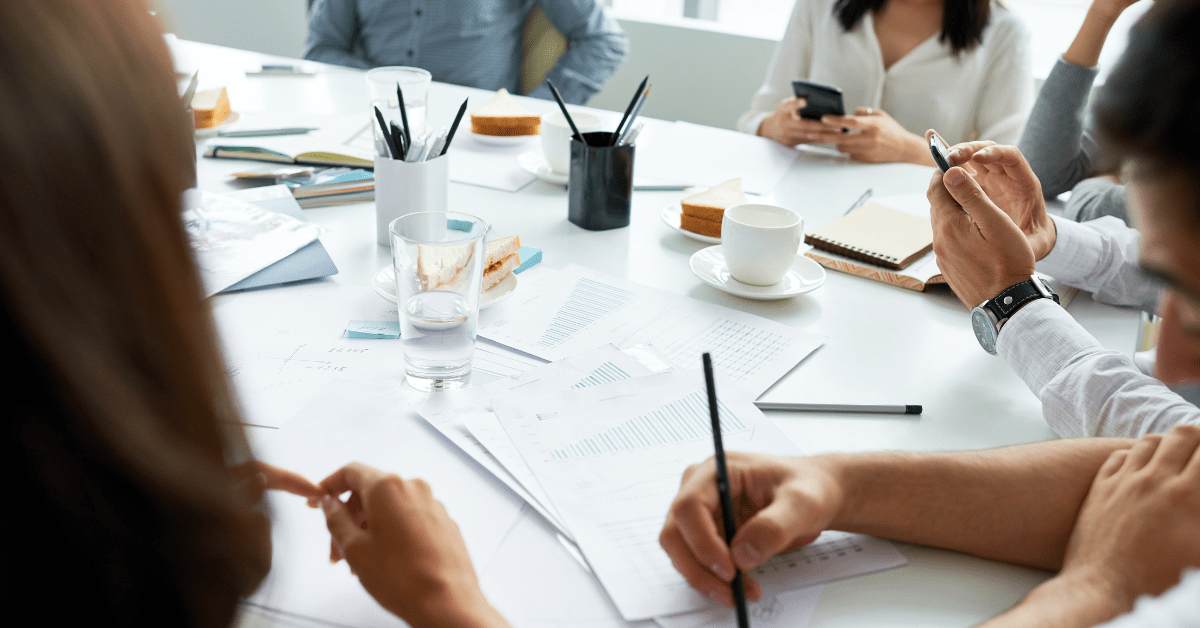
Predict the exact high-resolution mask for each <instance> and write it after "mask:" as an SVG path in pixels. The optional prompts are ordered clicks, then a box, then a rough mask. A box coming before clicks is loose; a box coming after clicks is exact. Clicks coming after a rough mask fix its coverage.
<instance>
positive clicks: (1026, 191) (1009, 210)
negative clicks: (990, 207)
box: [926, 131, 1058, 260]
mask: <svg viewBox="0 0 1200 628" xmlns="http://www.w3.org/2000/svg"><path fill="white" fill-rule="evenodd" d="M932 133H933V131H928V132H927V133H926V139H928V137H929V136H930V135H931V134H932ZM950 163H951V164H953V165H956V166H959V167H960V168H962V169H963V170H966V171H967V172H969V173H970V174H971V176H972V177H974V179H975V181H976V182H978V183H979V186H980V187H981V188H983V193H984V194H986V195H987V197H988V198H989V199H991V200H992V202H993V203H995V204H996V206H997V207H999V208H1000V209H1002V210H1004V213H1006V214H1008V217H1009V218H1012V221H1013V222H1015V223H1017V226H1018V227H1020V228H1021V232H1022V233H1024V234H1025V237H1026V238H1028V239H1029V245H1030V246H1031V247H1032V248H1033V256H1034V259H1039V260H1040V259H1042V258H1043V257H1046V254H1047V253H1049V252H1050V250H1051V249H1053V248H1054V242H1055V241H1056V240H1057V238H1058V230H1057V228H1056V227H1055V226H1054V221H1053V220H1051V219H1050V215H1049V214H1047V213H1046V199H1045V198H1043V197H1042V184H1041V182H1040V181H1038V178H1037V175H1035V174H1034V173H1033V169H1032V168H1030V167H1029V162H1028V161H1026V160H1025V156H1024V155H1022V154H1021V151H1020V150H1018V149H1017V147H1015V146H997V145H996V143H995V142H967V143H966V144H958V145H955V146H953V147H951V149H950Z"/></svg>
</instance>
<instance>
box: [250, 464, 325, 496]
mask: <svg viewBox="0 0 1200 628" xmlns="http://www.w3.org/2000/svg"><path fill="white" fill-rule="evenodd" d="M258 465H259V473H261V474H262V476H263V477H264V478H265V479H266V488H268V489H271V490H273V491H286V492H288V493H291V494H293V495H300V496H301V497H310V498H318V499H319V498H320V497H321V496H322V495H325V494H326V493H325V490H324V489H322V488H321V487H320V486H317V485H316V484H314V483H313V482H312V481H311V480H309V479H308V478H306V477H304V476H303V475H300V474H299V473H296V472H295V471H290V470H288V469H283V468H280V467H276V466H274V465H269V464H267V463H265V462H259V463H258Z"/></svg>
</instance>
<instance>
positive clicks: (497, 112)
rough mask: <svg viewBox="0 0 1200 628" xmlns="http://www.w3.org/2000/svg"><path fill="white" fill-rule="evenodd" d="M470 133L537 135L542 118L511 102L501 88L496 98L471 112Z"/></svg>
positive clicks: (509, 97)
mask: <svg viewBox="0 0 1200 628" xmlns="http://www.w3.org/2000/svg"><path fill="white" fill-rule="evenodd" d="M471 132H472V133H476V134H478V135H501V136H515V135H537V134H539V133H541V132H542V117H541V116H539V115H538V114H536V113H534V112H532V111H530V110H528V109H526V108H524V107H522V106H521V105H518V104H517V101H515V100H513V97H512V96H510V95H509V93H508V90H506V89H504V88H501V89H500V91H498V92H496V96H495V97H494V98H492V99H491V100H489V101H487V102H486V103H484V104H483V106H482V107H480V108H478V109H476V110H475V111H472V112H471Z"/></svg>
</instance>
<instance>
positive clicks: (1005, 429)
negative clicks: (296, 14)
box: [168, 35, 1139, 627]
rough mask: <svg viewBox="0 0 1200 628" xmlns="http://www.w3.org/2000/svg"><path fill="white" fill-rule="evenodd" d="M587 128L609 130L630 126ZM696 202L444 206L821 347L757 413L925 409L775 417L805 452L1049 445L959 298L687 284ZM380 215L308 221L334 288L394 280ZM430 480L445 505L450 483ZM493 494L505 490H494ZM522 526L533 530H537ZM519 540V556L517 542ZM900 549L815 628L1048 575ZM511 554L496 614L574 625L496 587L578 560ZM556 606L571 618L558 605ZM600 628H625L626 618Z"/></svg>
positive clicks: (289, 95) (555, 195)
mask: <svg viewBox="0 0 1200 628" xmlns="http://www.w3.org/2000/svg"><path fill="white" fill-rule="evenodd" d="M168 43H169V45H170V46H171V48H172V52H173V55H174V56H175V64H176V68H177V70H179V71H180V72H183V73H189V74H190V73H191V72H192V71H195V70H197V69H198V70H200V87H201V88H206V87H215V86H224V87H226V89H227V90H228V93H229V97H230V100H231V102H232V103H233V107H234V109H235V110H236V111H239V112H242V113H243V114H246V113H255V112H257V113H262V114H287V115H289V116H293V117H294V116H303V115H312V116H329V115H344V114H352V113H359V112H361V113H362V114H363V115H364V119H365V116H366V111H367V106H366V103H367V91H366V85H365V82H364V79H363V74H362V73H361V72H358V71H356V70H352V69H347V68H341V67H335V66H327V65H323V64H319V63H313V62H307V61H299V60H286V59H280V58H277V57H272V56H268V55H262V54H258V53H253V52H248V51H242V50H235V49H231V48H224V47H220V46H213V45H207V44H201V43H196V42H188V41H181V40H177V39H175V38H174V37H172V36H170V35H168ZM281 62H283V63H294V64H297V65H299V66H301V67H303V68H304V69H306V70H309V71H311V72H312V74H311V75H306V76H248V75H247V74H246V72H247V71H250V70H257V69H259V67H260V66H261V65H262V64H264V63H281ZM490 96H491V94H490V93H488V92H484V91H481V90H476V89H472V88H466V87H461V86H455V85H448V84H440V83H434V85H433V86H432V88H431V91H430V95H429V107H428V116H429V123H430V124H431V125H432V126H433V127H434V128H437V126H438V125H441V124H449V123H450V121H451V120H452V118H453V115H454V113H455V111H456V110H457V108H458V105H459V103H461V101H462V100H463V99H464V98H466V97H469V98H470V99H471V106H470V108H472V109H473V108H474V107H477V106H478V105H480V104H482V103H483V102H485V101H486V100H487V99H488V98H490ZM521 104H522V105H524V106H525V107H527V108H529V109H532V110H534V111H536V112H539V113H546V112H551V111H554V110H556V106H555V104H554V103H553V102H550V101H542V100H536V99H521ZM580 109H583V108H580ZM584 110H586V109H584ZM589 111H592V112H593V113H595V114H596V115H598V116H600V117H601V118H602V119H604V120H606V121H609V123H610V124H615V121H616V119H617V117H618V116H619V113H614V112H605V111H593V110H589ZM464 126H465V123H464ZM198 145H199V146H198V151H200V150H202V148H203V142H199V141H198ZM247 164H249V162H244V161H234V160H218V159H207V158H204V157H198V160H197V170H198V187H200V188H201V189H204V190H209V191H214V192H228V191H231V190H235V189H239V188H240V186H235V185H234V184H233V183H231V179H230V174H231V173H233V172H236V171H239V170H244V169H246V168H247ZM250 165H253V164H250ZM931 173H932V169H930V168H925V167H920V166H915V165H908V164H862V163H854V162H850V161H848V160H846V159H843V158H840V157H836V156H830V155H828V154H823V153H819V152H803V153H802V154H801V156H800V158H799V159H798V160H797V161H796V162H795V163H794V164H793V165H792V166H791V168H790V170H788V172H787V174H786V176H784V178H783V179H782V181H781V182H780V183H779V184H778V186H776V187H775V189H774V190H772V191H771V193H770V196H769V198H770V199H771V200H772V201H773V202H775V203H778V204H781V205H783V206H785V207H789V208H791V209H794V210H796V211H797V212H799V213H800V214H801V215H802V216H803V217H804V219H805V221H806V225H807V227H815V226H820V225H823V224H825V223H827V222H830V221H832V220H834V219H835V218H837V217H839V216H840V215H841V214H842V213H843V212H845V211H846V209H847V208H848V207H849V206H850V205H851V204H852V203H853V202H854V201H855V200H856V199H857V198H858V197H859V196H860V195H861V194H862V193H863V191H864V190H866V189H867V188H870V189H872V190H873V191H874V194H875V195H877V196H886V195H893V194H923V193H924V191H925V189H926V187H927V186H928V183H929V179H930V176H931ZM685 194H686V192H680V191H637V192H635V193H634V196H633V206H632V219H631V223H630V225H629V226H628V227H626V228H621V229H614V230H610V231H597V232H593V231H586V230H584V229H582V228H580V227H577V226H575V225H574V224H572V223H570V222H569V221H568V220H567V194H566V191H565V189H564V188H562V187H560V186H554V185H551V184H548V183H544V182H541V181H534V182H533V183H530V184H529V185H527V186H525V187H524V188H522V189H520V190H519V191H517V192H505V191H499V190H496V189H490V188H485V187H480V186H472V185H465V184H460V183H454V182H452V183H451V184H450V188H449V203H448V204H449V209H450V210H451V211H460V212H464V213H469V214H474V215H478V216H480V217H482V218H484V219H485V220H487V221H488V222H489V223H490V224H491V225H492V232H493V233H495V234H497V235H509V234H517V235H519V236H520V237H521V240H522V243H523V244H525V245H526V246H534V247H537V248H540V249H542V250H543V251H544V261H543V262H542V263H543V264H544V265H545V266H547V267H549V268H562V267H564V266H566V265H568V264H578V265H581V266H585V267H588V268H591V269H595V270H598V271H602V272H604V273H608V274H611V275H615V276H617V277H620V278H624V279H627V280H630V281H634V282H637V283H641V284H645V285H649V286H652V287H654V288H658V289H661V290H665V291H669V292H671V293H675V294H679V295H683V296H687V297H691V298H693V299H698V300H701V301H708V302H711V303H715V304H719V305H722V306H726V307H729V308H734V309H738V310H743V311H745V312H749V313H752V314H755V315H758V316H761V317H765V318H767V319H770V320H773V321H777V322H779V323H782V324H784V325H788V326H793V327H796V328H800V329H804V330H807V331H810V332H813V333H815V334H819V335H822V336H826V337H827V339H826V340H825V342H824V344H823V345H822V346H821V347H820V348H819V349H817V350H816V351H815V352H814V353H812V354H811V355H809V356H808V357H807V358H806V359H805V360H804V361H802V362H801V363H800V364H799V365H798V366H797V367H796V368H794V369H793V370H792V371H791V372H790V373H788V374H787V375H786V376H785V377H784V378H783V379H782V380H780V381H779V382H778V383H777V384H775V385H774V386H773V387H771V388H770V389H769V390H768V391H767V392H766V393H764V394H763V395H762V396H761V397H760V400H764V401H781V402H785V401H791V402H810V403H885V404H921V405H922V406H923V407H924V413H923V414H921V415H919V416H911V415H908V416H906V415H866V414H833V413H825V414H823V413H788V412H770V413H768V416H769V417H770V418H771V419H772V420H773V421H774V422H775V424H776V425H778V427H779V428H780V429H781V430H782V431H783V432H784V433H785V434H786V435H787V436H788V437H790V438H791V439H792V440H793V441H794V442H795V444H796V445H797V446H798V447H799V448H800V449H801V450H803V451H804V452H806V453H811V454H816V453H824V452H857V451H878V450H902V451H946V450H967V449H982V448H992V447H1000V446H1006V445H1013V444H1018V443H1026V442H1033V441H1041V440H1047V439H1050V438H1054V434H1053V433H1052V432H1051V431H1050V429H1049V428H1048V427H1047V426H1046V424H1045V422H1044V421H1043V419H1042V417H1041V411H1040V404H1039V401H1038V400H1037V399H1036V398H1035V396H1034V395H1033V394H1032V393H1031V392H1030V391H1029V390H1028V388H1027V387H1026V386H1025V385H1024V384H1023V383H1022V382H1021V381H1020V380H1019V379H1018V378H1017V377H1016V376H1015V375H1014V374H1013V373H1012V372H1011V371H1010V369H1009V368H1008V367H1007V365H1006V364H1005V363H1004V362H1003V361H1002V360H1001V359H999V358H997V357H993V356H990V355H988V354H986V353H985V352H984V351H983V350H981V349H980V347H979V346H978V344H977V343H976V341H975V338H974V336H973V334H972V332H971V327H970V321H969V316H968V313H967V311H966V309H965V308H964V307H963V305H962V304H961V303H959V302H958V300H957V299H956V298H955V297H954V296H953V294H951V293H950V292H949V290H947V289H945V288H944V287H942V288H940V289H936V288H935V289H931V290H929V291H927V292H924V293H920V292H914V291H910V290H905V289H902V288H898V287H895V286H890V285H886V284H882V283H878V282H875V281H870V280H867V279H862V278H859V277H855V276H851V275H847V274H841V273H837V272H833V271H829V272H828V276H827V279H826V282H825V284H824V285H823V286H821V287H820V288H819V289H817V290H815V291H812V292H809V293H806V294H802V295H799V296H796V297H793V298H790V299H786V300H782V301H752V300H747V299H742V298H739V297H735V296H731V295H729V294H726V293H724V292H721V291H719V290H717V289H715V288H712V287H710V286H708V285H706V284H705V283H703V282H702V281H701V280H700V279H698V278H697V277H696V276H694V275H693V273H692V271H691V269H690V267H689V258H690V256H691V255H692V254H693V253H695V252H697V251H699V250H701V249H702V248H704V247H705V246H708V245H706V244H703V243H700V242H697V241H694V240H691V239H688V238H686V237H683V236H682V235H681V234H679V233H677V232H676V231H675V230H673V229H672V228H670V227H668V226H667V225H665V224H664V223H663V221H662V220H661V219H660V211H661V209H662V208H663V207H664V206H665V205H667V204H669V203H672V202H674V201H677V200H678V199H679V198H681V197H682V196H683V195H685ZM374 212H375V210H374V204H373V203H370V202H364V203H355V204H347V205H341V206H334V207H324V208H315V209H308V210H305V212H304V214H305V216H306V218H307V219H308V220H309V221H311V222H314V223H316V224H318V225H320V226H322V227H323V228H324V229H325V233H324V235H322V237H321V241H322V243H323V245H324V246H325V248H326V249H327V250H328V251H329V253H330V255H331V256H332V258H333V260H334V261H335V262H336V264H337V266H338V269H339V272H338V274H336V275H334V276H333V277H331V278H329V279H326V280H322V281H326V282H337V283H341V284H350V285H358V286H370V285H371V279H372V276H373V275H374V274H375V273H376V272H377V271H378V270H379V269H380V268H382V267H384V266H387V265H388V264H390V262H391V257H390V251H389V250H388V249H387V248H386V247H383V246H379V245H377V244H376V239H375V213H374ZM268 290H269V289H268ZM239 298H244V297H242V296H239V295H238V294H236V293H234V294H227V295H218V296H216V297H214V298H213V299H212V302H213V307H214V309H216V310H220V309H221V308H223V307H224V306H225V305H226V304H227V303H229V302H234V301H236V300H237V299H239ZM1068 311H1069V312H1070V313H1071V314H1072V315H1073V316H1074V317H1075V318H1076V319H1077V320H1078V321H1079V322H1080V323H1082V325H1083V326H1084V327H1085V328H1086V329H1087V330H1088V331H1090V332H1091V333H1092V334H1093V335H1094V336H1095V337H1096V338H1097V339H1098V340H1099V341H1100V342H1101V343H1103V344H1104V345H1105V346H1106V347H1108V348H1110V349H1114V350H1118V351H1122V352H1126V353H1130V352H1132V350H1133V349H1134V341H1135V337H1136V334H1137V326H1138V321H1139V316H1138V314H1137V313H1136V312H1134V311H1132V310H1126V309H1121V308H1114V307H1110V306H1107V305H1103V304H1100V303H1097V302H1095V301H1093V300H1092V299H1091V297H1090V295H1087V294H1081V295H1079V296H1078V297H1077V298H1075V299H1074V301H1073V302H1072V303H1071V304H1070V306H1069V308H1068ZM484 380H486V378H485V377H481V378H480V381H484ZM394 385H396V386H401V385H402V383H401V382H399V381H396V382H395V383H394ZM242 394H245V391H242ZM247 429H248V431H249V432H250V438H251V441H252V443H257V442H260V441H264V440H266V439H269V438H271V437H273V436H274V432H283V431H286V430H287V426H286V425H285V426H284V427H282V429H280V430H267V429H262V428H255V427H250V428H247ZM347 462H349V460H347ZM480 473H481V474H483V471H482V470H480ZM426 479H428V480H429V481H430V483H431V484H432V485H433V487H434V490H435V494H436V493H437V491H438V478H436V477H430V478H426ZM496 490H497V491H501V490H503V489H502V487H501V486H500V485H499V484H496ZM523 516H524V517H526V518H527V519H531V520H532V519H536V515H534V514H532V513H523ZM461 523H463V522H460V524H461ZM539 526H540V527H539ZM528 527H529V529H528V530H527V531H526V532H527V534H528V535H533V536H536V535H538V534H544V533H545V532H544V529H545V526H544V525H542V524H538V523H536V522H533V521H530V522H528ZM509 537H511V539H512V542H513V543H517V542H519V541H518V539H519V538H520V537H521V534H509ZM531 538H532V537H531ZM899 547H900V550H901V552H902V553H903V554H904V555H905V557H907V559H908V561H909V563H908V564H907V565H906V566H904V567H902V568H899V569H893V570H890V571H885V572H881V573H876V574H872V575H868V576H863V577H859V578H853V579H848V580H843V581H838V582H833V583H829V584H827V585H825V587H824V589H823V591H822V592H821V595H820V598H819V602H818V603H817V606H816V611H815V614H814V615H813V617H812V621H811V625H813V626H820V627H835V626H864V625H872V626H883V625H886V626H924V627H931V626H968V625H973V624H976V623H978V622H980V621H983V620H985V619H987V618H989V617H992V616H995V615H997V614H999V613H1001V612H1003V611H1004V610H1005V609H1006V608H1008V607H1010V606H1012V605H1013V604H1015V603H1016V602H1018V601H1019V600H1020V599H1021V598H1022V597H1023V596H1024V595H1025V594H1026V593H1027V592H1028V591H1029V590H1030V589H1031V588H1033V587H1034V586H1036V585H1037V584H1038V583H1040V582H1042V581H1043V580H1045V579H1046V578H1047V577H1049V575H1050V574H1048V573H1046V572H1043V571H1040V570H1035V569H1029V568H1024V567H1018V566H1013V565H1007V564H1002V563H997V562H994V561H989V560H984V559H980V558H976V557H971V556H966V555H962V554H958V553H954V552H948V551H943V550H938V549H933V548H928V547H920V546H912V545H907V544H900V545H899ZM509 549H510V550H512V549H513V548H509ZM518 549H519V548H518ZM503 550H504V548H503V547H502V548H501V551H497V552H496V554H495V555H494V556H493V557H490V558H488V559H487V560H486V561H483V560H481V559H480V557H475V559H476V570H477V572H478V573H479V574H480V576H481V581H482V582H483V585H484V589H485V593H488V594H489V596H490V597H491V598H492V601H493V603H494V604H496V606H497V607H499V608H500V609H501V611H502V612H506V613H507V614H508V616H509V619H510V620H511V621H512V622H513V623H514V624H515V625H517V626H521V625H571V624H573V623H575V622H573V621H572V619H571V618H570V617H569V616H562V617H557V618H556V616H555V615H553V613H550V612H549V611H547V613H549V614H546V613H543V614H540V615H539V614H538V613H536V612H529V611H528V608H529V607H530V606H531V605H536V601H535V600H536V596H534V597H529V598H528V599H519V596H518V595H517V594H514V593H512V591H513V590H514V589H513V587H506V586H502V585H501V584H500V583H503V582H506V581H507V582H511V581H521V580H526V581H528V582H538V581H539V575H538V573H541V574H543V578H544V574H545V573H563V570H572V569H576V570H581V569H582V568H580V567H578V565H574V563H572V562H571V561H569V560H567V561H566V562H565V563H564V564H557V565H552V566H547V565H542V564H538V563H537V561H524V560H518V559H514V558H512V557H513V556H514V555H519V552H514V551H503ZM481 563H486V564H481ZM556 570H557V571H556ZM535 572H538V573H535ZM580 574H582V571H580ZM579 577H584V576H582V575H580V576H579ZM568 580H570V579H568ZM597 589H598V587H592V588H591V590H589V591H586V592H584V591H580V593H579V595H580V596H581V599H582V596H592V597H594V596H596V595H597V592H596V590H597ZM525 595H534V594H531V593H527V594H525ZM554 595H558V596H560V597H566V598H568V599H569V598H570V597H571V595H572V594H571V593H570V592H569V591H568V592H566V593H562V592H561V591H560V592H558V593H555V594H554ZM556 603H557V604H558V605H562V603H563V600H558V601H557V602H556ZM548 606H554V604H549V605H548ZM241 622H242V624H243V625H255V626H257V625H264V626H265V625H308V624H305V623H304V622H303V621H301V620H300V619H296V618H292V619H289V618H288V617H287V616H286V615H277V614H271V613H264V612H263V611H261V610H259V609H255V608H247V609H246V610H245V611H244V613H243V616H242V619H241ZM397 624H399V622H397ZM603 624H604V625H622V622H620V617H619V615H617V614H616V613H615V610H614V611H613V613H612V616H611V618H609V619H608V620H607V621H606V622H603ZM593 625H599V624H595V623H593Z"/></svg>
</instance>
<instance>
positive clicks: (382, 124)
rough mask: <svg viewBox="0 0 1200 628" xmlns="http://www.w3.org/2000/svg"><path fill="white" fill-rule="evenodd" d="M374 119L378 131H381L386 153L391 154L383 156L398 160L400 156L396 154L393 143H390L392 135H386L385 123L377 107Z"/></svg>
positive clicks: (386, 127)
mask: <svg viewBox="0 0 1200 628" xmlns="http://www.w3.org/2000/svg"><path fill="white" fill-rule="evenodd" d="M375 119H376V120H378V121H379V130H380V131H383V143H384V145H386V146H387V150H388V152H389V153H391V155H384V156H385V157H391V158H392V159H399V158H400V155H399V154H398V153H397V152H396V146H395V142H393V141H392V134H391V133H388V126H387V122H384V120H383V112H382V111H380V110H379V107H375Z"/></svg>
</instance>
